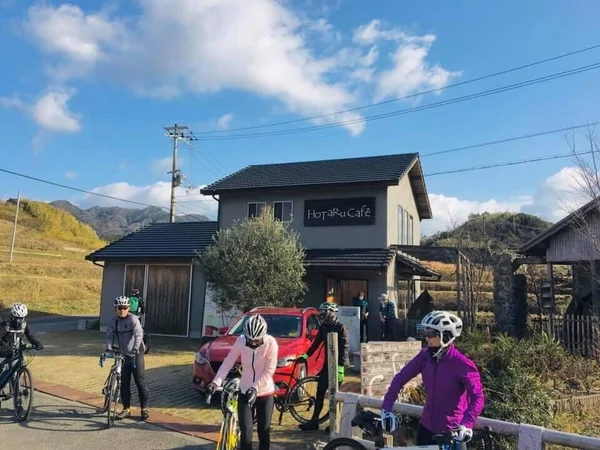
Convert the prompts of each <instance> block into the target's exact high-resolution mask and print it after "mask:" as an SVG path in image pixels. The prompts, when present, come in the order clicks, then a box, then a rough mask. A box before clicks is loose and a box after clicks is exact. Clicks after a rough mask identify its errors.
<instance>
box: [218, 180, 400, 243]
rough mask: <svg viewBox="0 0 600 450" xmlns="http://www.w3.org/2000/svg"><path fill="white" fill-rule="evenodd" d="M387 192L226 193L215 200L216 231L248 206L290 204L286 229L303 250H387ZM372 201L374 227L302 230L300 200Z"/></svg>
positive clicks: (240, 217) (368, 189) (240, 216)
mask: <svg viewBox="0 0 600 450" xmlns="http://www.w3.org/2000/svg"><path fill="white" fill-rule="evenodd" d="M386 196H387V189H386V187H363V188H360V189H349V188H330V189H326V190H324V189H302V190H293V191H292V190H289V191H269V192H254V193H244V192H241V193H227V194H221V195H220V196H219V217H220V223H219V227H220V228H228V227H230V226H231V225H233V223H234V221H235V220H243V219H244V218H246V217H247V214H248V202H267V203H268V204H270V206H272V202H273V201H293V202H294V206H293V209H294V220H293V221H292V223H291V225H290V228H291V229H293V230H295V231H297V232H298V233H299V235H300V242H301V243H302V245H303V246H304V247H305V248H311V249H312V248H385V247H387V228H388V226H387V200H386ZM353 197H376V203H375V224H373V225H346V226H325V227H305V226H304V200H306V199H327V198H331V199H334V198H353Z"/></svg>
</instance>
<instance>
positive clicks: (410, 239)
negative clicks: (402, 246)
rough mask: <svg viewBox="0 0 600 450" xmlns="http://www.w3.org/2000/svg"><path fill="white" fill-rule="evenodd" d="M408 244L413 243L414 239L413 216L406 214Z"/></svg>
mask: <svg viewBox="0 0 600 450" xmlns="http://www.w3.org/2000/svg"><path fill="white" fill-rule="evenodd" d="M408 244H409V245H415V241H414V228H413V216H411V215H409V216H408Z"/></svg>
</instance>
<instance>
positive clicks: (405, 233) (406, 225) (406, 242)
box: [402, 210, 410, 245]
mask: <svg viewBox="0 0 600 450" xmlns="http://www.w3.org/2000/svg"><path fill="white" fill-rule="evenodd" d="M409 217H410V214H408V211H407V210H404V223H403V224H402V226H403V227H404V245H410V241H409V240H408V235H409V232H408V218H409Z"/></svg>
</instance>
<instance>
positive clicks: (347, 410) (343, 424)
mask: <svg viewBox="0 0 600 450" xmlns="http://www.w3.org/2000/svg"><path fill="white" fill-rule="evenodd" d="M336 403H337V402H336ZM357 408H358V397H354V398H351V399H348V400H344V403H343V404H342V414H341V416H340V422H339V423H340V433H339V435H340V436H342V437H345V438H351V437H352V419H354V416H356V411H357ZM361 437H362V436H361Z"/></svg>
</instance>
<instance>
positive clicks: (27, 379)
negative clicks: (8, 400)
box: [13, 367, 33, 422]
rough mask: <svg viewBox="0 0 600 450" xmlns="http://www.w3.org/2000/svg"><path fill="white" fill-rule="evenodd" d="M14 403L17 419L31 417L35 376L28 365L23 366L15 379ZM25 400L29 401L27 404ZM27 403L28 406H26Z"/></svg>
mask: <svg viewBox="0 0 600 450" xmlns="http://www.w3.org/2000/svg"><path fill="white" fill-rule="evenodd" d="M13 383H14V384H13V404H14V409H15V416H16V417H17V420H19V421H21V422H22V421H24V420H27V418H28V417H29V413H30V412H31V406H32V405H33V378H32V377H31V372H29V369H28V368H27V367H21V368H20V369H19V371H18V372H17V376H16V377H15V379H14V381H13ZM25 402H27V403H26V404H25ZM25 405H27V406H25Z"/></svg>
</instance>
